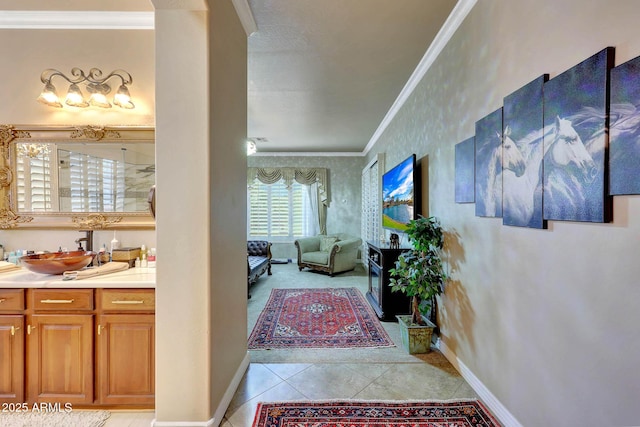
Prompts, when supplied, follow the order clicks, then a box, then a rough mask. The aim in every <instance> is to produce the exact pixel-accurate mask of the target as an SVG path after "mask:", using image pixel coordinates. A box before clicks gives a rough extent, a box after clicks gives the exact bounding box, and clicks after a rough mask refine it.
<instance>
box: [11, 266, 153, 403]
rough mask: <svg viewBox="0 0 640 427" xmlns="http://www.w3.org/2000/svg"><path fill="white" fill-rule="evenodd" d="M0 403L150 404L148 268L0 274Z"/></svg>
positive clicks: (150, 285) (150, 291) (150, 275)
mask: <svg viewBox="0 0 640 427" xmlns="http://www.w3.org/2000/svg"><path fill="white" fill-rule="evenodd" d="M0 363H1V365H0V402H2V403H8V402H12V403H21V402H26V403H28V404H29V406H30V407H31V405H32V404H35V403H60V404H61V405H64V404H72V406H73V407H74V408H85V407H86V408H89V407H109V408H153V407H154V393H155V378H154V374H155V269H149V268H132V269H129V270H125V271H121V272H117V273H112V274H108V275H104V276H97V277H92V278H87V279H83V280H69V281H63V280H62V276H54V275H43V274H38V273H32V272H29V271H26V270H18V271H16V272H9V273H1V274H0Z"/></svg>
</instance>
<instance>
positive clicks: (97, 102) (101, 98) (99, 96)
mask: <svg viewBox="0 0 640 427" xmlns="http://www.w3.org/2000/svg"><path fill="white" fill-rule="evenodd" d="M89 104H91V105H93V106H94V107H101V108H111V103H110V102H109V101H108V100H107V97H106V95H105V94H104V93H100V92H94V93H92V94H91V98H90V99H89Z"/></svg>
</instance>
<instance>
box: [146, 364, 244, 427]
mask: <svg viewBox="0 0 640 427" xmlns="http://www.w3.org/2000/svg"><path fill="white" fill-rule="evenodd" d="M250 362H251V359H250V358H249V352H247V354H246V356H245V357H244V358H243V359H242V362H241V363H240V366H239V367H238V369H237V370H236V373H235V375H234V376H233V378H232V379H231V383H230V384H229V387H227V390H226V391H225V393H224V395H223V396H222V400H221V401H220V404H219V405H218V408H217V409H216V411H215V412H214V414H213V418H211V419H210V420H208V421H156V420H155V419H154V420H153V421H151V427H218V426H219V425H220V424H221V423H222V419H223V418H224V414H225V412H227V408H228V407H229V404H230V403H231V399H233V396H234V395H235V393H236V390H237V389H238V386H239V385H240V381H242V377H243V376H244V373H245V372H246V371H247V368H248V367H249V363H250Z"/></svg>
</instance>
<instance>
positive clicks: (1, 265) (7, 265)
mask: <svg viewBox="0 0 640 427" xmlns="http://www.w3.org/2000/svg"><path fill="white" fill-rule="evenodd" d="M21 269H22V267H20V266H19V265H15V264H14V263H12V262H7V261H0V273H6V272H7V271H15V270H21Z"/></svg>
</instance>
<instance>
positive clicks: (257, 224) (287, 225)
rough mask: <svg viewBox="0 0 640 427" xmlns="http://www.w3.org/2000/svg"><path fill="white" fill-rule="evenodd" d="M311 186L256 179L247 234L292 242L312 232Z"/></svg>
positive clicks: (251, 197) (251, 187)
mask: <svg viewBox="0 0 640 427" xmlns="http://www.w3.org/2000/svg"><path fill="white" fill-rule="evenodd" d="M308 188H309V187H308V186H306V185H302V184H298V183H297V182H294V183H293V184H292V185H291V187H289V188H287V187H286V185H285V183H284V181H279V182H276V183H275V184H263V183H261V182H258V181H256V182H254V183H253V184H252V185H251V186H249V188H248V196H247V197H248V200H247V207H248V214H247V218H248V221H247V227H248V230H247V234H248V235H249V238H263V239H268V240H271V241H292V240H294V239H296V238H298V237H303V236H305V235H308V230H309V227H311V222H312V221H313V217H314V216H313V214H312V212H311V203H310V200H309V194H308Z"/></svg>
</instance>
